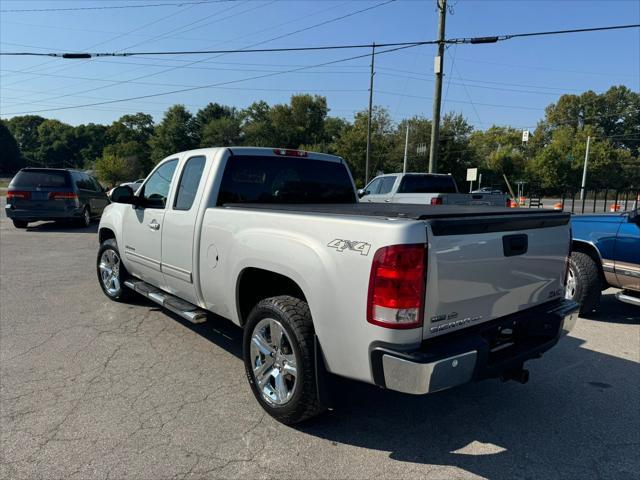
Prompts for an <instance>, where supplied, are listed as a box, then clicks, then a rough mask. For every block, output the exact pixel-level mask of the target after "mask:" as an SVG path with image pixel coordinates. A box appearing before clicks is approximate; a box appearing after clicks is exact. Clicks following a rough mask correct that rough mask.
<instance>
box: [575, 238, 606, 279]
mask: <svg viewBox="0 0 640 480" xmlns="http://www.w3.org/2000/svg"><path fill="white" fill-rule="evenodd" d="M571 251H572V252H580V253H584V254H585V255H589V256H590V257H591V259H592V260H593V261H594V262H595V264H596V266H597V267H598V272H599V274H600V280H601V282H602V288H603V289H606V288H608V286H609V282H607V279H606V277H605V276H604V270H603V269H602V260H601V258H600V254H599V253H598V251H597V250H596V247H594V246H593V245H591V244H590V243H584V242H576V241H575V240H573V241H572V242H571Z"/></svg>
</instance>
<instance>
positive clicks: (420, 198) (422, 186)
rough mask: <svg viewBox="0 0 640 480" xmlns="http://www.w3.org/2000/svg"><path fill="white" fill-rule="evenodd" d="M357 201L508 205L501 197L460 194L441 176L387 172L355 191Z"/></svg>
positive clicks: (440, 174) (455, 187)
mask: <svg viewBox="0 0 640 480" xmlns="http://www.w3.org/2000/svg"><path fill="white" fill-rule="evenodd" d="M358 197H360V201H361V202H366V203H415V204H423V205H424V204H426V205H484V206H499V207H505V206H510V200H509V197H508V196H507V195H505V194H496V193H491V192H489V193H487V192H475V193H460V192H459V190H458V185H457V184H456V181H455V179H454V178H453V177H452V176H451V175H448V174H442V173H388V174H385V175H379V176H377V177H375V178H374V179H373V180H371V182H369V183H368V184H367V186H366V187H364V188H362V189H360V190H358Z"/></svg>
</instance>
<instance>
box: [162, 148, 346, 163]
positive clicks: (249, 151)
mask: <svg viewBox="0 0 640 480" xmlns="http://www.w3.org/2000/svg"><path fill="white" fill-rule="evenodd" d="M221 150H228V151H230V152H231V153H232V154H233V155H242V156H245V155H246V156H255V157H288V158H299V159H300V160H324V161H329V162H336V163H343V160H342V158H340V157H338V156H336V155H329V154H327V153H318V152H309V151H305V150H296V149H292V148H278V147H206V148H198V149H195V150H187V151H184V152H178V153H175V154H173V155H170V156H169V157H167V159H169V158H171V157H174V156H175V155H183V154H188V155H207V154H216V153H217V152H219V151H221ZM276 152H282V153H276ZM287 152H303V153H304V156H298V155H287Z"/></svg>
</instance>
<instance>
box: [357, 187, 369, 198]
mask: <svg viewBox="0 0 640 480" xmlns="http://www.w3.org/2000/svg"><path fill="white" fill-rule="evenodd" d="M366 194H367V192H366V190H365V189H364V188H361V189H359V190H358V198H362V197H364V196H365V195H366Z"/></svg>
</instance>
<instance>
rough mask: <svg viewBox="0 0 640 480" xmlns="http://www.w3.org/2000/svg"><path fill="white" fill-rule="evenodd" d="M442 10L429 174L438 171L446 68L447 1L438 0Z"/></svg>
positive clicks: (436, 65)
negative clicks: (443, 78)
mask: <svg viewBox="0 0 640 480" xmlns="http://www.w3.org/2000/svg"><path fill="white" fill-rule="evenodd" d="M437 1H438V9H439V10H440V19H439V21H438V55H437V56H436V58H435V60H434V63H433V69H434V73H435V75H436V81H435V93H434V95H433V118H432V120H431V148H430V149H429V173H435V172H437V170H438V143H439V140H440V106H441V105H440V104H441V100H442V75H443V71H442V70H443V67H444V46H445V43H444V28H445V20H446V16H447V0H437Z"/></svg>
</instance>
